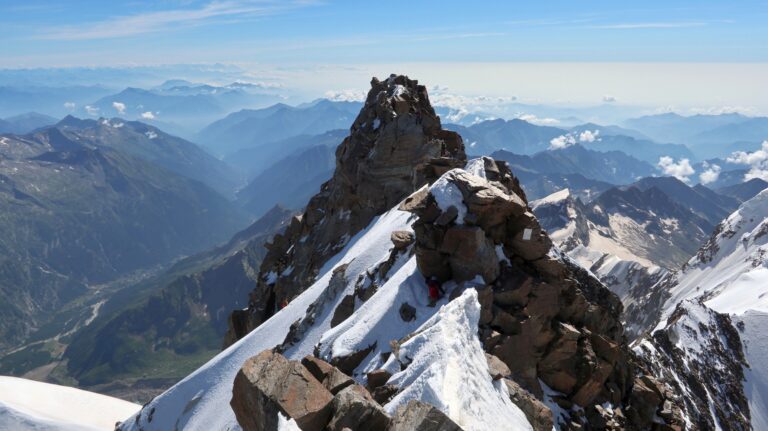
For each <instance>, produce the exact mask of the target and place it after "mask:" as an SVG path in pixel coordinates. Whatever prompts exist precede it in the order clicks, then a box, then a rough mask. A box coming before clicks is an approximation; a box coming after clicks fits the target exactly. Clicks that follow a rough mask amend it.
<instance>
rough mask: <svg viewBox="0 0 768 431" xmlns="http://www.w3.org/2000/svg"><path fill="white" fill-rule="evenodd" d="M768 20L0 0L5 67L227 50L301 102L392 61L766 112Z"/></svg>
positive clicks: (180, 1) (746, 8)
mask: <svg viewBox="0 0 768 431" xmlns="http://www.w3.org/2000/svg"><path fill="white" fill-rule="evenodd" d="M766 22H768V1H766V0H761V1H755V0H745V1H712V0H698V1H675V0H666V1H664V0H646V1H643V2H627V1H616V0H613V1H588V2H585V1H581V2H578V1H572V0H571V1H538V2H520V1H511V0H507V1H494V2H479V1H475V2H466V1H451V0H443V1H419V0H410V1H401V0H394V1H380V2H368V1H349V0H343V1H334V0H280V1H273V0H155V1H144V0H128V1H119V2H114V1H103V0H99V1H96V0H70V1H66V2H63V1H42V0H25V1H24V2H19V1H16V0H0V69H15V68H28V67H38V68H39V67H72V66H78V67H99V66H102V67H103V66H109V67H126V66H144V65H162V64H165V65H168V64H211V63H224V64H231V65H237V66H238V67H240V68H242V69H243V70H245V71H246V72H247V73H246V74H245V75H244V76H245V77H246V78H250V79H253V80H259V81H261V80H264V81H269V82H276V83H278V84H280V85H283V86H285V87H286V88H291V89H292V90H295V91H296V92H298V93H299V94H300V95H302V97H303V98H306V99H311V98H313V97H319V96H322V95H324V94H326V93H327V92H331V93H339V92H341V93H344V92H361V91H363V90H365V88H366V87H367V85H368V82H369V80H370V76H372V75H376V76H386V75H387V74H388V73H390V72H397V73H406V74H409V75H411V76H413V77H416V78H419V79H421V80H422V82H426V83H428V85H430V86H433V85H439V86H441V87H443V88H444V89H446V88H447V89H449V90H447V91H446V90H444V92H446V93H456V94H459V95H462V96H480V97H482V96H488V95H490V96H494V97H497V96H500V97H506V98H516V100H519V101H522V102H528V103H556V104H560V103H565V104H568V103H577V104H599V103H602V102H603V101H604V100H609V99H610V100H616V101H617V102H618V103H620V104H622V103H626V104H636V105H643V106H650V107H653V108H654V109H666V110H668V109H678V108H679V107H686V109H689V111H690V112H708V111H712V112H717V111H718V110H723V109H725V110H733V109H736V110H739V111H743V112H752V113H758V112H759V113H768V26H767V25H765V23H766ZM172 77H174V78H176V77H184V76H172ZM222 79H223V78H222ZM226 79H231V78H229V77H227V78H226ZM102 84H113V85H120V84H119V83H114V82H113V83H110V82H103V83H102Z"/></svg>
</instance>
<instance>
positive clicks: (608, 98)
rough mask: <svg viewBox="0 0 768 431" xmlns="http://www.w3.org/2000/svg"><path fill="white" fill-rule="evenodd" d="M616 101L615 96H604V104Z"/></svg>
mask: <svg viewBox="0 0 768 431" xmlns="http://www.w3.org/2000/svg"><path fill="white" fill-rule="evenodd" d="M615 101H616V97H614V96H611V95H609V94H606V95H605V96H603V102H604V103H613V102H615Z"/></svg>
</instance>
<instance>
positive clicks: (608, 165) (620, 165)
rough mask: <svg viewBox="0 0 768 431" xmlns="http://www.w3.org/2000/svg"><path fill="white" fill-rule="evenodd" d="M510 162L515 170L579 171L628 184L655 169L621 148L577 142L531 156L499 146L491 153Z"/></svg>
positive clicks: (578, 172)
mask: <svg viewBox="0 0 768 431" xmlns="http://www.w3.org/2000/svg"><path fill="white" fill-rule="evenodd" d="M491 157H493V158H494V159H496V160H504V161H506V162H507V163H509V165H510V167H511V168H512V170H513V171H514V172H515V173H518V172H523V171H525V172H530V173H538V174H566V175H567V174H579V175H582V176H584V177H586V178H589V179H592V180H596V181H603V182H607V183H611V184H628V183H631V182H632V181H634V180H636V179H638V178H642V177H646V176H650V175H653V174H655V173H656V168H654V167H653V166H652V165H650V164H649V163H647V162H643V161H640V160H637V159H635V158H634V157H631V156H628V155H626V154H624V153H623V152H620V151H610V152H598V151H593V150H589V149H587V148H584V147H583V146H581V145H579V144H576V145H572V146H570V147H567V148H563V149H561V150H552V151H541V152H539V153H536V154H534V155H532V156H525V155H517V154H513V153H511V152H509V151H505V150H499V151H495V152H493V153H492V154H491Z"/></svg>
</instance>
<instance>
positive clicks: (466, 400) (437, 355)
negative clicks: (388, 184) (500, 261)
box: [122, 209, 530, 431]
mask: <svg viewBox="0 0 768 431" xmlns="http://www.w3.org/2000/svg"><path fill="white" fill-rule="evenodd" d="M413 220H414V217H413V215H412V214H410V213H406V212H403V211H399V210H397V209H393V210H391V211H389V212H387V213H385V214H384V215H382V216H380V217H379V218H377V219H376V220H374V222H372V224H371V225H370V226H369V227H368V228H367V229H365V230H364V231H363V232H361V233H360V234H359V235H357V236H356V237H355V238H353V239H352V240H351V241H350V242H349V245H348V246H347V247H346V248H345V249H344V250H343V251H342V252H341V253H339V254H338V255H337V256H335V257H334V258H333V259H331V261H330V262H329V263H328V264H326V265H325V267H324V268H323V271H322V272H321V275H320V276H319V277H318V279H317V281H316V282H315V283H314V284H313V285H312V286H311V287H310V288H309V289H307V290H306V291H305V292H304V293H302V294H301V295H300V296H299V297H297V298H296V299H295V300H294V301H293V302H291V303H290V304H288V306H286V307H285V308H284V309H283V310H281V311H280V312H279V313H277V314H276V315H274V316H273V317H272V318H271V319H269V320H268V321H267V322H265V323H264V324H262V325H261V326H259V327H258V328H257V329H256V330H254V331H252V332H251V333H250V334H248V335H247V336H246V337H245V338H243V339H241V340H240V341H239V342H237V343H235V344H234V345H232V346H230V347H229V348H228V349H227V350H225V351H224V352H222V353H220V354H219V355H218V356H216V357H215V358H213V359H212V360H211V361H210V362H208V363H207V364H205V365H204V366H202V367H201V368H200V369H198V370H197V371H195V372H194V373H192V374H191V375H190V376H188V377H187V378H185V379H184V380H182V381H181V382H179V383H178V384H176V385H175V386H174V387H172V388H171V389H169V390H168V391H167V392H165V393H164V394H162V395H161V396H159V397H157V398H156V399H154V400H153V401H151V402H150V403H149V404H148V405H147V406H145V408H144V409H143V410H142V411H141V412H140V416H139V420H138V422H137V421H136V420H135V419H134V418H131V419H129V420H126V421H125V424H124V426H123V428H122V429H123V430H139V429H141V430H145V431H149V430H170V429H184V430H212V429H216V430H219V429H222V430H225V429H239V425H238V424H237V421H236V420H235V416H234V413H233V412H232V409H231V408H230V407H229V401H230V399H231V398H232V382H233V380H234V378H235V375H236V374H237V372H238V370H239V369H240V367H241V366H242V364H243V363H244V362H245V360H246V359H248V358H249V357H251V356H254V355H256V354H258V353H259V352H261V351H262V350H265V349H270V348H273V347H275V346H277V345H281V344H282V345H284V346H286V347H288V348H287V350H286V351H285V355H286V356H287V357H288V358H290V359H301V358H302V357H303V356H305V355H308V354H311V353H312V352H313V350H314V348H315V345H316V344H318V343H319V345H320V346H321V353H323V352H324V351H329V350H330V349H333V355H334V356H343V355H344V354H345V353H351V352H354V351H359V350H363V349H364V348H365V347H368V346H371V345H375V346H377V347H376V348H375V350H374V351H373V352H372V353H371V354H369V355H368V356H367V359H366V360H365V361H364V362H363V363H362V364H361V365H360V366H359V371H360V372H357V373H355V376H356V377H357V378H358V379H360V380H364V379H365V374H364V373H363V371H370V370H373V369H376V368H380V367H381V366H382V365H384V364H383V362H382V360H381V359H380V358H381V355H379V353H380V352H382V351H389V350H390V347H389V343H390V341H391V340H397V339H400V338H402V337H404V336H406V335H408V334H410V333H415V334H417V335H415V336H414V337H413V338H411V339H410V340H409V342H408V343H405V344H404V345H403V346H401V349H403V351H406V349H407V351H408V352H409V356H411V357H413V358H414V361H419V363H421V364H422V365H423V366H420V367H414V366H411V367H408V369H407V371H406V372H403V373H397V374H395V375H394V376H393V377H392V379H393V380H392V381H393V382H396V383H398V384H401V385H403V386H406V387H409V388H410V389H406V390H405V391H403V392H402V393H401V394H400V395H399V396H398V397H396V398H395V399H394V400H392V402H390V403H389V404H388V405H386V406H385V407H386V408H387V410H389V411H394V410H395V409H396V408H397V406H399V405H400V404H403V403H407V401H409V400H411V399H421V400H423V401H426V402H429V403H432V404H434V405H436V406H437V407H439V408H440V409H441V410H444V411H445V412H446V413H447V414H448V415H449V416H450V417H451V418H452V419H453V420H454V421H455V422H457V423H458V424H460V425H461V426H462V427H464V429H466V430H483V429H488V426H491V425H492V423H491V422H488V421H490V420H496V419H498V418H504V421H505V423H508V424H509V426H510V427H509V428H501V429H515V430H518V429H519V430H525V429H530V425H528V423H527V421H526V419H525V416H524V415H523V413H522V412H521V411H520V409H519V408H517V407H516V406H515V405H514V404H512V403H511V401H510V400H509V394H508V393H507V392H506V391H507V389H506V387H505V386H504V385H503V384H499V385H492V384H491V381H490V379H489V378H488V377H487V376H488V365H487V363H486V362H485V357H484V353H483V349H482V347H481V345H480V341H479V339H478V336H477V331H478V329H477V324H478V319H479V313H480V311H479V310H480V305H479V304H478V303H477V295H476V294H475V293H474V289H469V288H470V287H471V286H472V283H468V284H466V286H463V287H464V288H467V290H466V291H465V293H464V294H463V296H461V297H460V298H459V299H457V300H454V301H452V302H451V303H450V304H448V305H446V306H445V307H443V308H442V309H441V308H440V307H441V306H443V305H445V304H447V303H448V298H447V297H446V298H443V299H441V300H440V301H439V302H438V303H437V304H436V306H435V307H430V306H429V303H428V298H427V295H426V294H425V292H426V287H425V285H424V280H423V277H422V276H421V275H420V274H419V272H418V269H417V267H416V259H415V257H407V256H405V255H401V257H400V258H399V259H397V260H396V261H395V262H394V263H393V265H392V267H391V269H390V270H389V275H388V277H387V278H386V279H385V280H375V282H381V284H380V285H379V287H378V288H376V289H375V293H374V294H373V296H372V297H371V298H370V299H369V300H368V301H366V302H365V303H363V304H362V305H361V306H360V308H358V309H357V310H356V311H355V312H354V314H353V315H352V316H350V318H348V319H346V320H345V321H344V322H342V323H341V324H339V325H338V326H335V327H334V328H331V321H332V318H333V314H334V310H335V309H336V308H337V306H338V305H339V303H340V302H341V301H342V299H343V298H344V297H345V296H347V295H349V294H352V293H354V291H355V288H356V287H357V286H358V283H359V280H360V279H361V278H362V279H366V278H367V277H368V275H369V274H371V273H376V272H377V269H378V268H379V266H380V265H381V264H382V263H384V262H387V260H388V258H389V256H390V249H391V245H392V243H391V241H390V235H391V233H392V232H393V231H396V230H410V223H411V222H412V221H413ZM340 274H341V275H340ZM366 288H371V286H370V281H368V282H367V285H366ZM445 288H446V290H447V291H451V290H452V289H454V288H458V286H456V285H455V284H451V283H447V284H446V285H445ZM406 302H407V303H408V304H410V305H411V306H413V307H414V308H415V316H416V318H415V319H414V320H412V321H409V322H405V321H403V320H402V319H400V318H399V316H398V309H399V308H400V307H401V305H402V304H403V303H406ZM308 309H309V310H311V311H310V312H307V310H308ZM295 322H302V323H301V324H299V325H298V328H303V329H299V331H302V332H301V334H300V335H301V336H300V337H297V338H300V341H299V342H298V343H296V344H293V345H291V344H283V343H284V341H286V338H287V337H286V334H288V333H289V330H290V329H291V325H294V324H295ZM303 322H307V324H306V325H304V324H303ZM427 333H429V334H432V336H430V337H428V338H429V340H428V341H427V340H425V336H424V335H423V334H427ZM419 334H422V335H419ZM361 346H362V348H361ZM392 361H394V359H391V360H390V361H389V362H387V364H386V365H387V366H388V367H394V368H397V371H399V365H397V362H392ZM467 361H469V362H470V363H472V364H473V366H472V367H466V363H467ZM393 371H395V370H394V369H393ZM478 385H479V386H478ZM483 412H486V413H487V412H493V414H492V415H484V414H481V413H483Z"/></svg>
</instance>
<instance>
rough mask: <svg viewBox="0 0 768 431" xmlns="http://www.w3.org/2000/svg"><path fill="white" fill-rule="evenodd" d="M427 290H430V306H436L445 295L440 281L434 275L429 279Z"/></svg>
mask: <svg viewBox="0 0 768 431" xmlns="http://www.w3.org/2000/svg"><path fill="white" fill-rule="evenodd" d="M427 288H428V289H429V305H435V303H436V302H437V300H438V299H440V297H441V296H442V295H443V294H444V293H445V291H444V290H443V286H442V285H441V283H440V281H439V280H438V279H437V277H435V276H434V275H433V276H432V277H429V278H427Z"/></svg>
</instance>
